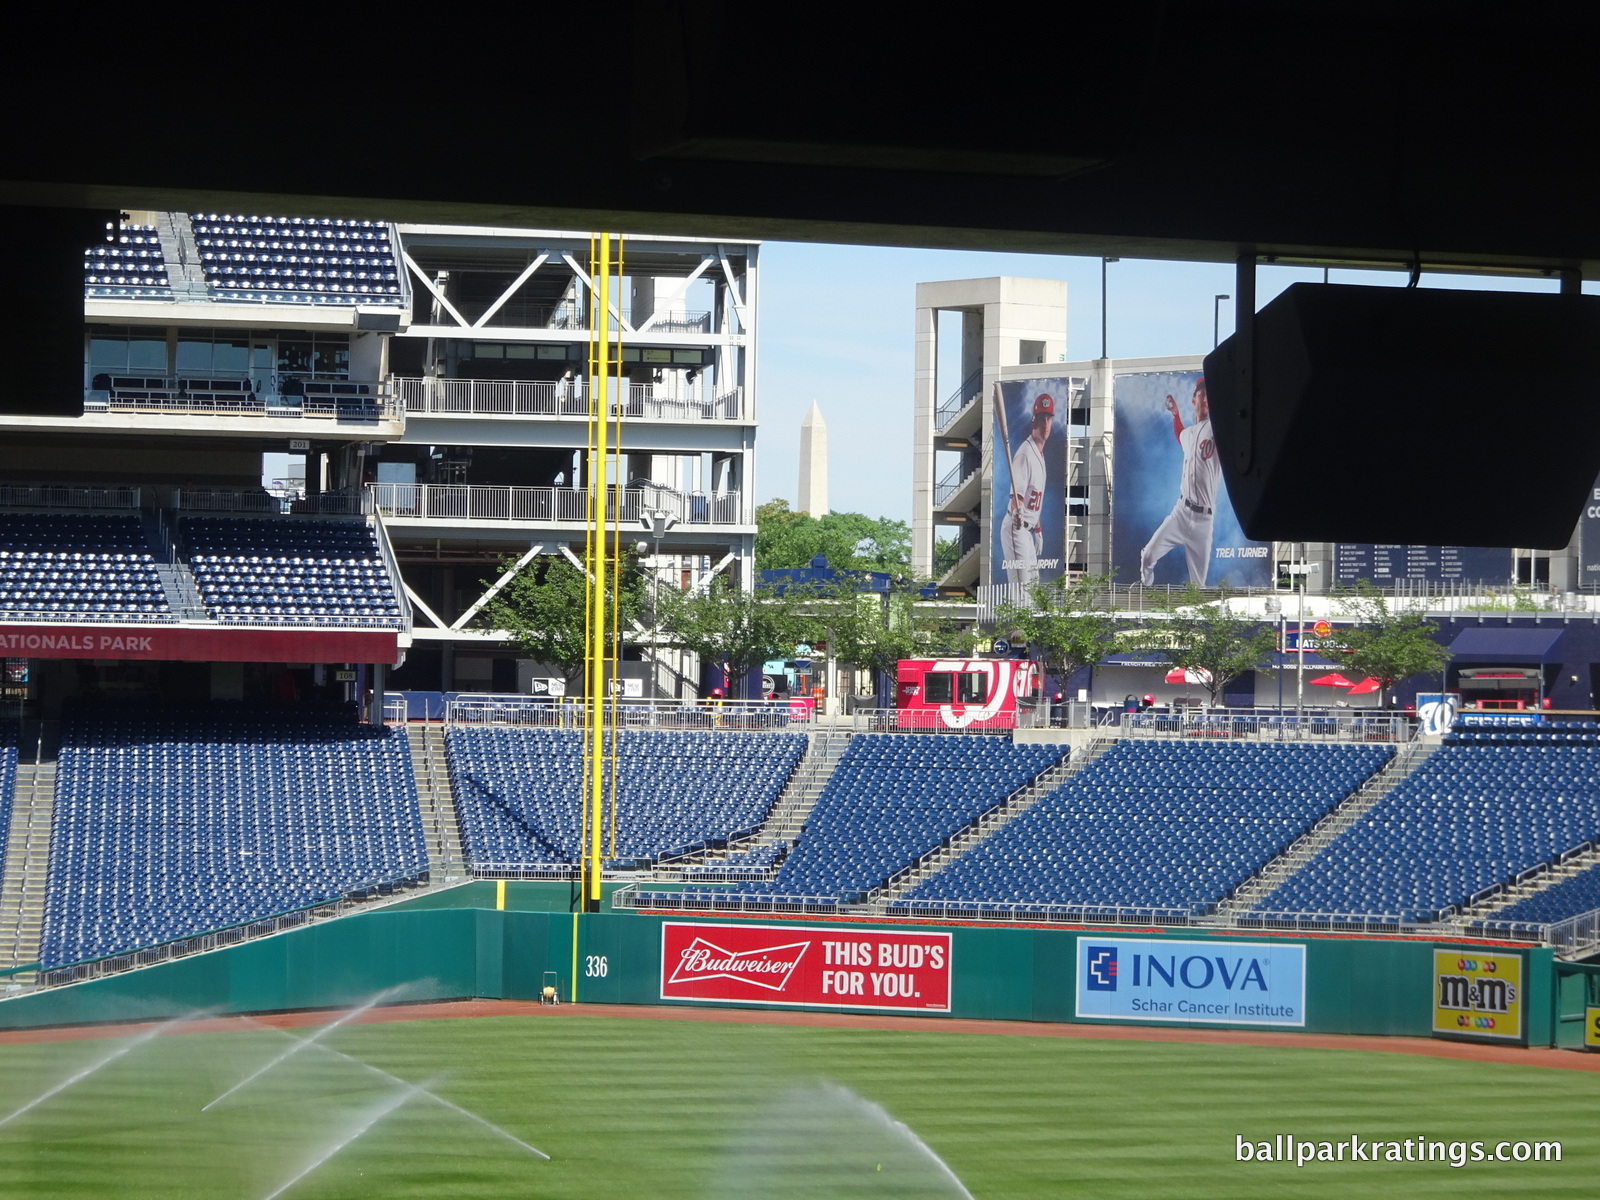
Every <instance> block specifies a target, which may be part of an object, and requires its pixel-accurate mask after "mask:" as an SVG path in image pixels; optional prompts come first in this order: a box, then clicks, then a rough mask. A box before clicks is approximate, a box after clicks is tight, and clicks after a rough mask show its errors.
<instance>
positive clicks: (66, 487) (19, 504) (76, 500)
mask: <svg viewBox="0 0 1600 1200" xmlns="http://www.w3.org/2000/svg"><path fill="white" fill-rule="evenodd" d="M0 506H3V507H6V508H117V509H122V508H127V509H137V508H138V507H139V489H138V488H137V487H96V486H94V485H92V484H81V483H0Z"/></svg>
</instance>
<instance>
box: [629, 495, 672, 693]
mask: <svg viewBox="0 0 1600 1200" xmlns="http://www.w3.org/2000/svg"><path fill="white" fill-rule="evenodd" d="M677 523H678V518H677V517H675V516H673V515H672V514H671V513H669V512H663V511H662V510H661V509H659V508H657V509H652V510H650V511H649V512H647V513H644V514H643V515H641V516H640V517H639V524H640V525H642V526H643V527H644V529H645V532H646V533H648V534H649V535H650V538H651V540H652V541H653V542H654V543H655V553H654V554H652V555H651V556H650V628H651V631H652V632H653V633H654V635H655V643H656V644H655V645H654V646H652V647H651V650H652V655H651V657H652V658H653V659H654V661H655V664H656V684H655V686H657V687H660V686H661V539H662V538H663V537H665V536H666V533H667V531H668V530H669V529H671V528H672V527H673V526H674V525H676V524H677ZM679 666H682V664H681V663H680V664H679ZM674 691H676V689H674Z"/></svg>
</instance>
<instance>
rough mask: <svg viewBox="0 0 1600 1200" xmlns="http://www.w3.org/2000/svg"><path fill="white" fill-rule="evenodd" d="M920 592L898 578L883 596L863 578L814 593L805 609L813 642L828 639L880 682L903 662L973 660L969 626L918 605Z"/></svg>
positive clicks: (840, 657)
mask: <svg viewBox="0 0 1600 1200" xmlns="http://www.w3.org/2000/svg"><path fill="white" fill-rule="evenodd" d="M919 590H920V589H919V588H918V586H917V585H916V584H915V583H914V582H912V581H911V580H909V579H905V578H899V579H893V580H891V581H890V583H889V587H888V590H887V591H886V592H879V591H875V590H872V589H870V588H868V587H866V586H865V581H864V580H863V579H862V578H860V577H851V576H846V577H845V578H844V579H842V580H840V581H839V582H838V583H836V584H835V585H834V586H833V587H831V588H828V589H819V590H816V591H813V592H812V593H810V594H809V596H808V597H807V599H806V600H805V601H804V602H803V604H802V608H803V610H804V611H805V613H806V614H807V619H808V620H809V621H810V622H811V623H812V628H813V629H814V630H815V631H816V632H814V634H813V636H812V639H811V640H813V641H817V640H822V639H826V640H827V641H828V646H829V649H830V650H831V651H832V653H833V655H834V657H835V658H837V659H838V660H839V661H840V662H844V663H849V664H851V665H852V666H857V667H863V668H865V669H867V670H870V671H872V672H873V674H874V678H876V679H879V680H882V679H885V678H887V679H893V678H894V676H895V668H896V666H897V665H898V664H899V662H900V660H901V659H905V658H940V657H946V656H949V657H960V658H967V657H970V656H971V654H972V643H973V637H974V631H973V629H972V627H971V625H970V623H969V622H966V621H962V620H959V619H957V618H955V617H952V616H951V615H950V613H949V612H948V611H947V610H946V609H945V608H944V607H942V606H940V605H938V604H936V603H929V602H919V600H918V593H919ZM879 701H880V703H882V702H883V695H882V692H881V690H880V693H879Z"/></svg>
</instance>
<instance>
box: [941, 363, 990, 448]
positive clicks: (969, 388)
mask: <svg viewBox="0 0 1600 1200" xmlns="http://www.w3.org/2000/svg"><path fill="white" fill-rule="evenodd" d="M982 387H983V368H982V367H979V368H978V369H977V370H976V371H974V372H973V373H972V374H971V375H968V376H967V377H966V378H965V379H963V380H962V381H961V383H960V385H959V386H958V387H957V388H956V390H955V391H953V392H951V393H950V394H949V395H948V396H946V397H945V398H944V399H943V400H941V401H939V404H938V407H936V408H935V409H934V410H933V427H934V428H935V429H936V430H938V431H939V432H940V433H943V432H944V430H945V428H946V427H947V426H948V425H949V424H950V422H951V421H953V420H955V418H956V417H958V416H960V415H961V412H962V410H963V409H965V408H966V407H967V405H969V404H971V403H972V402H973V401H975V400H977V399H978V393H979V391H980V389H981V388H982Z"/></svg>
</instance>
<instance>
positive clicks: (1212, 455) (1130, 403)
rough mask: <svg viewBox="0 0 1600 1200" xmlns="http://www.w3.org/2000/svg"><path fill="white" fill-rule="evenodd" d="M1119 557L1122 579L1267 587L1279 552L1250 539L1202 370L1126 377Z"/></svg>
mask: <svg viewBox="0 0 1600 1200" xmlns="http://www.w3.org/2000/svg"><path fill="white" fill-rule="evenodd" d="M1111 399H1112V405H1113V408H1114V413H1113V422H1114V426H1113V427H1114V430H1115V435H1116V440H1115V443H1114V444H1115V447H1116V462H1115V467H1114V471H1115V474H1114V476H1113V480H1114V483H1113V491H1112V504H1111V509H1112V522H1111V562H1112V567H1113V570H1114V572H1115V576H1116V581H1117V582H1118V583H1120V584H1123V585H1131V584H1135V583H1143V584H1144V585H1145V586H1147V587H1149V586H1157V585H1161V584H1174V585H1179V586H1181V585H1183V584H1185V583H1193V584H1195V585H1196V586H1197V587H1217V586H1219V585H1220V584H1223V583H1226V584H1227V585H1228V586H1230V587H1265V586H1267V584H1268V583H1269V582H1271V568H1272V563H1271V550H1270V547H1269V546H1268V544H1267V543H1265V542H1252V541H1250V540H1249V539H1248V538H1246V537H1245V536H1244V531H1243V530H1241V529H1240V528H1239V520H1238V518H1237V517H1235V516H1234V514H1233V505H1232V504H1230V503H1229V502H1228V493H1227V491H1226V490H1225V489H1224V487H1223V485H1222V464H1221V461H1220V460H1219V459H1218V457H1217V444H1216V440H1215V439H1214V437H1213V436H1212V433H1211V408H1210V405H1209V403H1208V402H1207V398H1206V381H1205V376H1204V375H1202V374H1201V373H1200V372H1199V371H1162V372H1153V373H1151V374H1145V375H1118V376H1117V377H1116V380H1115V382H1114V383H1113V384H1112V396H1111Z"/></svg>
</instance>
